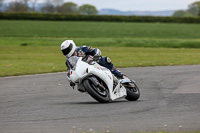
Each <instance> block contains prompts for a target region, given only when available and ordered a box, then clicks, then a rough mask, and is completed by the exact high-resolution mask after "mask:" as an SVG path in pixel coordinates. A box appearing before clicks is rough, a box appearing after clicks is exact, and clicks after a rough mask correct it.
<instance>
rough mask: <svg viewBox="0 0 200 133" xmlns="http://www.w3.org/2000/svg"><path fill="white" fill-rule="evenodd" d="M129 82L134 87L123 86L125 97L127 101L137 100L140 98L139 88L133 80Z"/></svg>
mask: <svg viewBox="0 0 200 133" xmlns="http://www.w3.org/2000/svg"><path fill="white" fill-rule="evenodd" d="M131 84H133V86H134V87H131V86H130V87H129V86H124V87H125V88H126V92H127V96H126V97H125V98H126V99H127V100H128V101H137V100H138V99H139V98H140V90H139V88H138V87H137V85H136V84H135V83H134V82H133V83H131Z"/></svg>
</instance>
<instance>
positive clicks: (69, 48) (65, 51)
mask: <svg viewBox="0 0 200 133" xmlns="http://www.w3.org/2000/svg"><path fill="white" fill-rule="evenodd" d="M72 48H73V44H72V43H70V45H69V47H67V48H66V49H63V50H62V52H63V54H64V55H65V56H67V55H68V54H69V53H70V52H71V50H72Z"/></svg>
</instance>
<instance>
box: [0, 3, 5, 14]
mask: <svg viewBox="0 0 200 133" xmlns="http://www.w3.org/2000/svg"><path fill="white" fill-rule="evenodd" d="M3 1H4V0H0V12H1V10H2V9H1V8H2V5H3Z"/></svg>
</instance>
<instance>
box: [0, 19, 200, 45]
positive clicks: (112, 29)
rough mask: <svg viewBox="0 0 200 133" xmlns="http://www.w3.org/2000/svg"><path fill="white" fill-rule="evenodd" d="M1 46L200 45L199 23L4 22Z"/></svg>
mask: <svg viewBox="0 0 200 133" xmlns="http://www.w3.org/2000/svg"><path fill="white" fill-rule="evenodd" d="M0 31H3V32H0V45H5V44H6V45H21V44H24V43H26V44H28V45H38V46H41V45H47V46H56V45H59V44H60V43H61V42H62V41H63V40H65V39H73V40H74V41H75V42H76V43H77V44H79V45H83V44H86V45H92V46H120V47H168V48H200V32H199V31H200V25H199V24H162V23H114V22H106V23H105V22H64V21H63V22H57V21H56V22H53V21H6V20H1V21H0Z"/></svg>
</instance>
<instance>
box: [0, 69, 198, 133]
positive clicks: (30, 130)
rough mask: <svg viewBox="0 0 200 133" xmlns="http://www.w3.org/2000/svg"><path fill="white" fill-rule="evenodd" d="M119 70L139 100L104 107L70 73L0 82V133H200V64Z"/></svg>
mask: <svg viewBox="0 0 200 133" xmlns="http://www.w3.org/2000/svg"><path fill="white" fill-rule="evenodd" d="M120 70H121V71H122V72H124V73H125V74H127V75H128V76H129V77H131V78H133V79H134V80H135V81H136V83H137V85H138V86H139V88H140V91H141V97H140V99H139V100H138V101H134V102H128V101H126V100H125V99H120V100H117V101H115V102H113V103H109V104H99V103H97V102H96V101H95V100H94V99H92V98H91V97H90V96H89V95H87V94H81V93H79V92H78V91H77V90H73V89H72V88H71V87H70V86H69V82H68V81H67V79H66V73H54V74H39V75H29V76H18V77H6V78H0V133H70V132H72V131H73V130H74V133H75V132H77V133H78V132H88V130H89V129H90V128H91V129H93V131H96V132H106V130H109V131H110V132H121V133H122V132H123V133H124V132H129V131H148V132H152V131H156V132H159V131H163V132H164V131H177V132H179V131H200V65H192V66H166V67H139V68H124V69H120ZM73 127H74V129H73ZM91 129H90V132H92V130H91Z"/></svg>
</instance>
